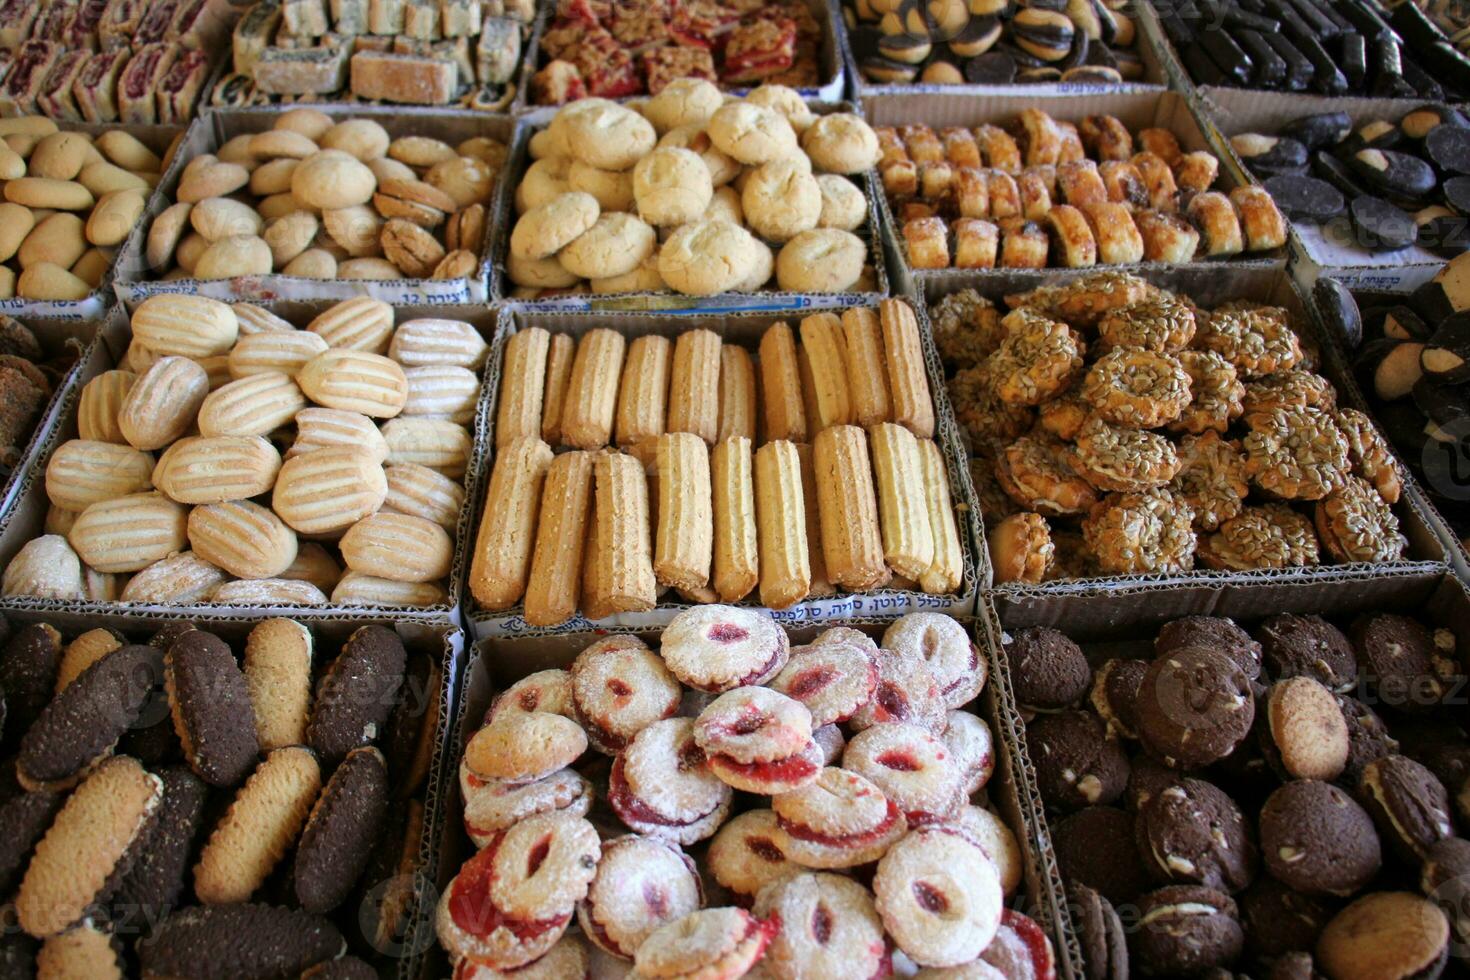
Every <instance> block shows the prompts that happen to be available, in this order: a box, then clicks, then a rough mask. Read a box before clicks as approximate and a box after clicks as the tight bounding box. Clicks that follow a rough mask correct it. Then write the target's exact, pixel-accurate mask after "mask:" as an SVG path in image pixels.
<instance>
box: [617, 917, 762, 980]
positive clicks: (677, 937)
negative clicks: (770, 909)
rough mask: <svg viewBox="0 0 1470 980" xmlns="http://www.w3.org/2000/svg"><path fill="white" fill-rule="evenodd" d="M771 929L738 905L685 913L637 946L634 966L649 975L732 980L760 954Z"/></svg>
mask: <svg viewBox="0 0 1470 980" xmlns="http://www.w3.org/2000/svg"><path fill="white" fill-rule="evenodd" d="M773 931H774V929H773V927H772V926H771V925H770V924H769V923H765V922H762V921H760V920H759V919H757V918H755V917H754V916H753V915H751V914H750V913H749V912H746V911H745V910H744V909H734V908H721V909H703V910H701V911H699V912H691V913H689V914H688V915H686V916H684V918H682V919H678V920H676V921H674V922H670V923H669V924H668V925H666V926H663V927H662V928H660V929H658V930H657V931H655V932H654V933H653V935H651V936H649V937H648V939H646V940H645V941H644V943H643V945H642V946H640V947H638V955H637V957H636V958H635V959H634V970H635V972H636V975H637V976H639V977H647V978H649V980H678V978H688V977H698V978H700V980H735V978H736V977H743V976H745V974H746V973H748V972H749V971H750V968H751V967H752V966H754V965H755V962H756V961H757V960H759V959H760V958H761V956H762V954H764V953H765V951H766V945H767V944H768V943H769V942H770V939H771V933H772V932H773Z"/></svg>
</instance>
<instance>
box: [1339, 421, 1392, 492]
mask: <svg viewBox="0 0 1470 980" xmlns="http://www.w3.org/2000/svg"><path fill="white" fill-rule="evenodd" d="M1336 419H1337V427H1338V428H1339V429H1340V430H1342V434H1343V436H1344V437H1346V439H1347V444H1348V458H1349V459H1350V460H1351V461H1352V464H1353V473H1354V474H1356V475H1357V476H1360V477H1362V478H1363V479H1365V480H1367V481H1368V483H1369V484H1371V485H1372V487H1373V489H1374V490H1377V491H1378V495H1379V496H1380V497H1382V498H1383V499H1384V500H1386V501H1388V502H1389V503H1390V504H1396V503H1398V501H1399V494H1400V493H1401V492H1402V489H1403V483H1402V481H1401V480H1400V478H1399V466H1398V461H1397V460H1395V459H1394V455H1393V450H1392V449H1390V448H1389V446H1388V442H1387V441H1386V440H1385V439H1384V438H1383V435H1382V433H1380V432H1379V431H1378V428H1377V427H1376V426H1374V424H1373V423H1372V421H1370V420H1369V418H1368V416H1366V415H1364V414H1363V413H1362V412H1360V411H1358V410H1357V409H1356V408H1344V409H1342V410H1340V411H1339V412H1338V413H1337V416H1336Z"/></svg>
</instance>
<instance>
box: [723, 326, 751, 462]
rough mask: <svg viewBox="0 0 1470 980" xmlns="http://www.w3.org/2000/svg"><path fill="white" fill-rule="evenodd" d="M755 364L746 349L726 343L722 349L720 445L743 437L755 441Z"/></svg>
mask: <svg viewBox="0 0 1470 980" xmlns="http://www.w3.org/2000/svg"><path fill="white" fill-rule="evenodd" d="M756 435H757V432H756V394H755V365H754V364H752V363H751V360H750V352H749V351H747V350H746V349H745V348H744V347H737V346H736V345H734V344H725V345H724V346H723V347H721V348H720V431H719V439H718V441H719V442H724V441H725V440H726V439H735V438H743V439H749V440H751V441H752V442H754V441H755V438H756Z"/></svg>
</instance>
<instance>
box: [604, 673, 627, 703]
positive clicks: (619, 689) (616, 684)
mask: <svg viewBox="0 0 1470 980" xmlns="http://www.w3.org/2000/svg"><path fill="white" fill-rule="evenodd" d="M607 689H608V690H609V691H611V692H613V696H614V697H619V698H626V697H631V696H632V694H633V689H632V688H631V687H629V686H628V685H627V684H626V683H625V682H623V681H620V680H618V679H617V678H616V677H614V678H612V679H611V680H609V681H608V682H607Z"/></svg>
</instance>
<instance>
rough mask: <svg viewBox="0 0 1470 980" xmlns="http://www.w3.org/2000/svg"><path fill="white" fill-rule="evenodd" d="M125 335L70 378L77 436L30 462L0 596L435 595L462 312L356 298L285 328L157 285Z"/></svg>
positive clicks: (464, 454) (373, 598) (456, 494)
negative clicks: (414, 312) (122, 345)
mask: <svg viewBox="0 0 1470 980" xmlns="http://www.w3.org/2000/svg"><path fill="white" fill-rule="evenodd" d="M132 330H133V340H132V343H131V345H130V346H129V348H128V353H127V356H126V357H125V359H124V364H123V365H122V366H121V367H119V368H118V369H116V370H112V371H104V372H103V373H102V374H100V375H98V376H97V377H95V378H93V379H92V380H91V381H89V382H88V383H87V385H86V386H85V387H84V388H83V390H82V393H81V399H80V401H79V403H78V407H77V429H78V433H79V438H76V439H71V440H69V441H66V442H64V443H62V444H61V445H60V446H58V447H57V448H56V450H55V452H53V453H52V455H51V459H50V460H49V461H48V462H47V464H46V494H47V496H48V498H49V499H50V501H51V509H50V511H49V512H48V513H47V516H46V525H45V534H44V535H43V536H42V537H39V538H37V539H35V540H34V541H31V542H30V543H28V544H27V545H26V546H25V547H24V548H22V549H21V551H20V552H19V554H17V555H16V556H15V558H14V559H13V560H12V561H11V562H10V565H9V566H8V567H7V568H6V570H5V577H4V586H3V593H4V594H5V595H22V596H40V597H44V598H50V599H82V598H86V599H88V600H91V601H107V602H148V603H165V604H189V603H196V602H216V603H222V604H227V605H272V604H277V603H300V604H303V605H322V604H325V603H326V602H327V601H328V600H327V596H328V595H329V594H330V596H331V602H332V604H333V605H390V606H427V605H434V604H437V603H442V602H444V601H446V596H445V591H444V579H445V578H446V577H447V576H448V575H449V572H450V566H451V564H452V562H453V559H454V538H453V532H454V529H455V527H456V525H457V524H458V521H459V511H460V507H461V505H462V504H463V500H464V485H463V483H464V478H465V474H466V471H467V470H468V468H469V465H470V457H471V455H472V453H471V450H472V443H473V437H472V435H471V433H470V430H469V428H468V427H469V425H470V424H471V423H472V422H473V421H474V417H475V410H476V405H477V402H478V400H479V394H480V379H479V375H478V373H477V372H478V370H479V368H480V366H481V365H482V364H483V363H484V360H485V357H486V354H487V353H488V349H487V345H486V343H485V341H484V340H483V339H482V338H481V337H480V335H479V334H478V333H477V332H476V331H475V329H474V327H472V326H470V325H469V324H468V323H464V322H463V321H459V320H441V319H420V320H409V321H407V322H405V323H402V324H399V325H397V326H395V325H394V316H393V308H392V307H391V306H389V305H388V304H387V303H384V302H382V301H381V300H374V299H368V298H366V297H363V298H358V299H349V300H343V301H342V302H341V303H338V304H336V305H335V306H332V307H330V308H328V309H326V310H325V311H323V312H322V313H321V314H319V315H318V316H317V317H316V318H315V319H313V320H312V321H311V322H310V323H308V324H307V326H306V329H304V330H298V329H296V328H295V327H293V326H292V325H291V324H289V323H287V322H286V321H284V320H282V319H280V318H279V317H277V316H275V315H274V314H272V313H270V312H268V311H266V310H264V309H261V308H260V307H256V306H251V305H250V304H248V303H237V304H235V305H234V306H233V307H231V306H227V305H225V304H224V303H221V302H219V301H218V300H212V299H208V298H206V297H202V296H184V295H174V294H167V295H160V296H153V297H149V298H148V299H146V300H144V301H143V302H142V303H140V304H139V305H138V308H137V309H136V310H135V311H134V313H133V319H132ZM195 432H197V434H193V433H195ZM298 536H299V537H298ZM324 545H331V546H334V547H335V549H336V550H337V551H338V552H339V553H340V555H341V558H342V561H343V562H344V563H345V564H346V566H347V571H346V574H343V571H342V569H341V567H340V566H339V565H338V562H337V559H336V558H334V557H333V556H332V554H331V553H330V552H328V551H327V550H326V548H325V547H324Z"/></svg>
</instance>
